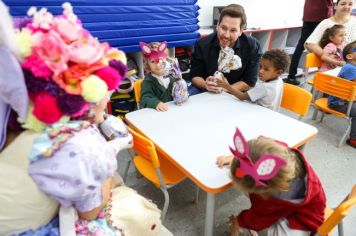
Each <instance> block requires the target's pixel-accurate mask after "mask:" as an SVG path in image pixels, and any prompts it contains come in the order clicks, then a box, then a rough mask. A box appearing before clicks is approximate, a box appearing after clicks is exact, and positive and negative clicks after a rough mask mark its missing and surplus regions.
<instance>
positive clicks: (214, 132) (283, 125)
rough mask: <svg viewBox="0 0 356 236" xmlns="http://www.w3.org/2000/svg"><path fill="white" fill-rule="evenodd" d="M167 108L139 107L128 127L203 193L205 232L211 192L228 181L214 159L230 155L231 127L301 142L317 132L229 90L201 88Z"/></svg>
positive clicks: (211, 210) (247, 134)
mask: <svg viewBox="0 0 356 236" xmlns="http://www.w3.org/2000/svg"><path fill="white" fill-rule="evenodd" d="M168 106H169V110H168V111H167V112H157V111H156V110H154V109H141V110H137V111H134V112H131V113H128V114H127V115H126V118H125V119H126V120H127V122H128V123H129V124H130V126H131V127H133V128H134V129H136V130H138V131H140V132H141V133H143V134H144V135H145V136H147V137H148V138H150V139H151V140H152V141H153V142H154V143H155V145H156V146H157V148H158V150H160V151H162V152H163V154H164V155H165V156H166V157H167V158H168V159H170V160H172V162H173V163H175V165H177V167H178V168H180V169H181V170H183V171H184V173H186V174H187V176H188V177H189V178H190V179H191V180H192V181H193V182H195V184H197V185H198V186H199V187H200V188H202V189H203V190H204V191H206V192H207V206H206V218H205V235H206V236H208V235H209V236H210V235H212V234H213V226H214V205H215V194H216V193H219V192H222V191H224V190H226V189H227V188H229V187H230V186H231V181H230V179H229V176H228V171H227V169H226V168H221V169H220V168H218V167H217V166H216V164H215V162H216V158H217V157H218V156H220V155H228V154H230V151H229V145H231V146H232V145H233V142H232V139H233V135H234V133H235V127H239V129H240V130H241V131H242V133H243V134H244V136H245V137H246V139H247V140H249V139H251V138H255V137H258V136H259V135H264V136H267V137H271V138H273V139H276V140H280V141H283V142H285V143H287V144H288V145H289V146H295V147H299V146H302V145H304V144H305V143H306V142H308V141H309V140H310V139H311V138H313V137H314V136H316V134H317V132H318V131H317V129H316V128H315V127H313V126H311V125H308V124H305V123H303V122H300V121H298V120H296V119H293V118H290V117H287V116H285V115H282V114H280V113H277V112H274V111H272V110H269V109H267V108H264V107H261V106H258V105H255V104H251V103H249V102H242V101H240V100H238V99H237V98H235V97H233V96H232V95H230V94H227V93H222V94H212V93H202V94H198V95H195V96H192V97H190V98H189V100H188V102H187V103H185V104H183V105H182V106H176V105H175V104H174V103H173V102H170V103H168Z"/></svg>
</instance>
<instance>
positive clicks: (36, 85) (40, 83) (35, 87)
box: [23, 69, 48, 94]
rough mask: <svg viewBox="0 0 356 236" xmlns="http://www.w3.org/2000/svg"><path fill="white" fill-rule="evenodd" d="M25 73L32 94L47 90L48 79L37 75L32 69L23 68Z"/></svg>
mask: <svg viewBox="0 0 356 236" xmlns="http://www.w3.org/2000/svg"><path fill="white" fill-rule="evenodd" d="M23 73H24V76H25V79H26V86H27V89H28V92H29V93H30V94H38V93H40V92H42V91H44V90H45V88H46V85H47V83H48V81H47V80H45V79H43V78H39V77H35V76H34V75H33V74H32V73H31V71H29V70H27V69H23Z"/></svg>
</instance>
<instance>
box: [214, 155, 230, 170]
mask: <svg viewBox="0 0 356 236" xmlns="http://www.w3.org/2000/svg"><path fill="white" fill-rule="evenodd" d="M233 158H234V157H233V156H232V155H230V156H219V157H218V158H217V159H216V164H217V165H218V167H220V168H221V167H223V166H225V165H230V164H231V162H232V160H233Z"/></svg>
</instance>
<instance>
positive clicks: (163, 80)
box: [152, 73, 171, 89]
mask: <svg viewBox="0 0 356 236" xmlns="http://www.w3.org/2000/svg"><path fill="white" fill-rule="evenodd" d="M152 75H153V76H154V77H156V79H157V80H158V83H160V85H162V86H163V87H164V88H165V89H167V88H168V85H169V82H170V81H171V80H170V79H169V77H163V76H159V75H156V74H153V73H152Z"/></svg>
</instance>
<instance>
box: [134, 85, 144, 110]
mask: <svg viewBox="0 0 356 236" xmlns="http://www.w3.org/2000/svg"><path fill="white" fill-rule="evenodd" d="M142 81H143V79H138V80H136V81H135V84H134V93H135V100H136V103H137V108H139V104H140V101H141V84H142Z"/></svg>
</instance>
